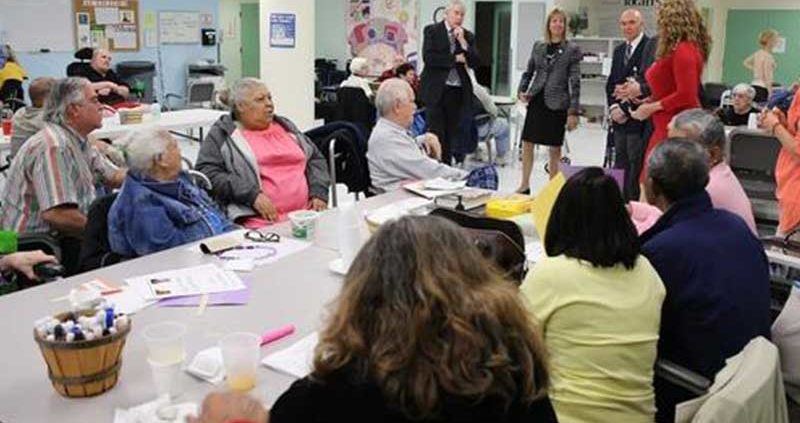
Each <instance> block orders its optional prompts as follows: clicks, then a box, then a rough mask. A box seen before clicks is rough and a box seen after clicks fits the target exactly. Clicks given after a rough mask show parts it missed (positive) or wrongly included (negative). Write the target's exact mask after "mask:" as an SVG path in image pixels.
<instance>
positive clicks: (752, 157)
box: [728, 128, 781, 222]
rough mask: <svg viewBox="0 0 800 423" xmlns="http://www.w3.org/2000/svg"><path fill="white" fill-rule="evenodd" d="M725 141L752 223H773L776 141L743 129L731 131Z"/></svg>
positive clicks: (777, 148)
mask: <svg viewBox="0 0 800 423" xmlns="http://www.w3.org/2000/svg"><path fill="white" fill-rule="evenodd" d="M728 138H729V140H730V141H729V143H730V144H729V150H730V153H729V157H730V165H731V169H733V172H734V174H736V176H737V177H738V178H739V181H740V182H741V183H742V188H744V191H745V193H746V194H747V197H749V198H750V201H751V203H752V204H753V214H754V215H755V217H756V220H760V221H767V222H777V221H778V213H777V207H778V200H777V198H776V197H775V164H776V162H777V161H778V153H779V152H780V149H781V143H780V141H778V139H777V138H775V137H774V136H771V135H768V134H765V133H763V132H760V131H753V130H749V129H745V128H736V129H734V130H733V131H731V133H730V135H729V136H728Z"/></svg>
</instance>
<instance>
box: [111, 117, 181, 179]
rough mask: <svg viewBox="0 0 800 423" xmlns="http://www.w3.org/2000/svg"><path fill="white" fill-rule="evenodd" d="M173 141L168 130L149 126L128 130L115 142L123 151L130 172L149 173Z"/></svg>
mask: <svg viewBox="0 0 800 423" xmlns="http://www.w3.org/2000/svg"><path fill="white" fill-rule="evenodd" d="M173 142H175V139H174V138H173V137H172V135H170V133H169V132H167V131H166V130H163V129H158V128H152V127H151V128H143V129H139V130H136V131H130V132H128V133H127V134H125V136H124V137H123V138H122V139H120V140H118V141H117V142H115V144H116V145H118V146H120V147H121V149H122V151H123V152H124V154H125V160H126V161H127V163H128V168H129V169H130V171H131V172H134V173H137V174H140V175H141V174H144V175H149V174H150V172H151V170H152V169H153V164H155V162H156V160H158V159H160V158H161V155H162V154H164V153H165V152H166V151H167V148H169V145H170V143H173Z"/></svg>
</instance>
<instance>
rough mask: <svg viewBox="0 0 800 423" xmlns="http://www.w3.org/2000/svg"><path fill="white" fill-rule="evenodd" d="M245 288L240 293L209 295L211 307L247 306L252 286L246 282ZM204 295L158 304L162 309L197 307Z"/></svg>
mask: <svg viewBox="0 0 800 423" xmlns="http://www.w3.org/2000/svg"><path fill="white" fill-rule="evenodd" d="M244 285H245V288H244V289H240V290H238V291H227V292H217V293H213V294H208V304H207V305H209V306H215V305H245V304H247V303H249V302H250V284H249V283H248V282H247V281H244ZM202 297H203V296H202V295H188V296H185V297H175V298H165V299H163V300H161V301H159V302H158V305H160V306H161V307H197V306H199V305H200V299H201V298H202Z"/></svg>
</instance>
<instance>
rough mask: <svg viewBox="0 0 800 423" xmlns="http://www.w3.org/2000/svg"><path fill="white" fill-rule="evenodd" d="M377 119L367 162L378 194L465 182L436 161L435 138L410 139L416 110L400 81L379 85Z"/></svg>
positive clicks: (463, 175) (409, 91) (438, 149)
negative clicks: (416, 184) (434, 181)
mask: <svg viewBox="0 0 800 423" xmlns="http://www.w3.org/2000/svg"><path fill="white" fill-rule="evenodd" d="M375 106H376V107H377V109H378V115H379V116H380V118H379V119H378V122H377V123H376V124H375V128H374V129H373V130H372V135H371V136H370V137H369V148H368V151H367V162H368V164H369V173H370V177H371V179H372V185H373V187H375V188H376V189H377V190H379V191H383V192H386V191H393V190H396V189H398V188H399V187H400V186H401V184H402V183H403V182H405V181H409V180H420V179H431V178H437V177H442V178H445V179H464V178H466V177H467V175H468V172H466V171H464V170H461V169H456V168H454V167H450V166H447V165H446V164H443V163H441V162H439V161H438V159H439V158H440V157H441V154H442V150H441V146H440V144H439V140H438V138H437V137H436V135H433V134H431V133H427V134H424V135H421V136H419V137H417V138H416V139H415V138H413V137H411V135H409V132H408V130H409V128H410V127H411V124H412V123H413V121H414V112H415V111H416V109H417V106H416V104H415V103H414V90H413V89H412V88H411V86H410V85H408V83H407V82H406V81H404V80H402V79H399V78H393V79H388V80H386V81H384V83H383V84H381V86H380V88H379V89H378V94H377V95H376V96H375Z"/></svg>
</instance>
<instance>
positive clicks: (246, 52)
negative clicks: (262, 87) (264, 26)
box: [239, 3, 261, 78]
mask: <svg viewBox="0 0 800 423" xmlns="http://www.w3.org/2000/svg"><path fill="white" fill-rule="evenodd" d="M259 7H260V5H259V4H258V3H243V4H242V5H241V12H240V15H239V16H240V17H241V22H242V25H241V29H242V31H241V36H242V47H241V48H242V76H243V77H252V78H260V77H261V53H260V42H259V38H260V37H259V34H260V31H259V27H258V25H259V17H258V14H259Z"/></svg>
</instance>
